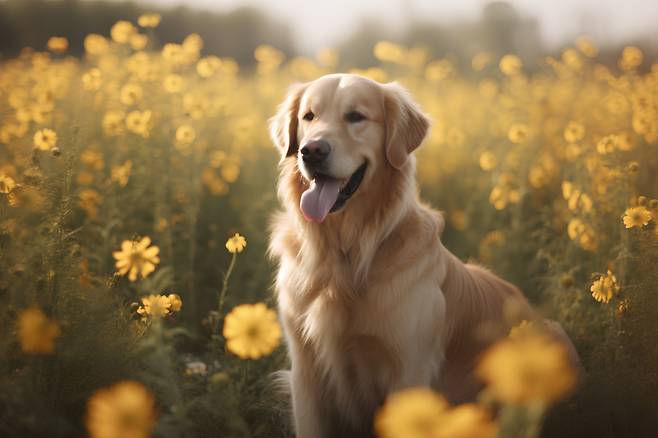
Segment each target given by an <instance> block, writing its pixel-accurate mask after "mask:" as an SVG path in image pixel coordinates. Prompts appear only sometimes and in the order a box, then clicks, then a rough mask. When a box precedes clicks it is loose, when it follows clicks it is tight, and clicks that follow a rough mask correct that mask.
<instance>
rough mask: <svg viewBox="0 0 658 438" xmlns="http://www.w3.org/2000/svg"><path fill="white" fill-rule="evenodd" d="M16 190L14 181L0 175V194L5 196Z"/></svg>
mask: <svg viewBox="0 0 658 438" xmlns="http://www.w3.org/2000/svg"><path fill="white" fill-rule="evenodd" d="M15 188H16V181H14V179H13V178H12V177H10V176H8V175H4V174H0V193H4V194H5V195H6V194H8V193H10V192H11V191H12V190H14V189H15Z"/></svg>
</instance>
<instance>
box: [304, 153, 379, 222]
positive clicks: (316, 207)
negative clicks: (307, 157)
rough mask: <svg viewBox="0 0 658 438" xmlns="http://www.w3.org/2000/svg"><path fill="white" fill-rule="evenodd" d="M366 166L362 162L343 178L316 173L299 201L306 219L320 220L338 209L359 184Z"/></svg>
mask: <svg viewBox="0 0 658 438" xmlns="http://www.w3.org/2000/svg"><path fill="white" fill-rule="evenodd" d="M366 167H367V163H363V164H362V165H361V166H359V168H358V169H356V171H355V172H354V173H353V174H352V175H351V176H350V177H349V178H348V179H345V180H339V179H336V178H332V177H329V176H326V175H321V174H318V175H316V176H315V178H314V179H313V181H311V186H310V187H309V188H308V189H307V190H306V191H305V192H304V193H302V199H301V201H300V203H299V207H300V209H301V210H302V213H303V214H304V217H305V218H306V220H309V221H314V222H322V221H323V220H324V219H325V218H326V217H327V215H328V214H329V213H331V212H334V211H338V210H340V209H341V208H342V207H343V205H345V203H346V202H347V200H348V199H350V198H351V197H352V195H354V193H355V192H356V190H357V189H358V188H359V185H361V181H363V177H364V175H365V173H366Z"/></svg>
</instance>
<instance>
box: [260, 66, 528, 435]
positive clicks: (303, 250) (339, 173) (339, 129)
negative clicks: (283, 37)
mask: <svg viewBox="0 0 658 438" xmlns="http://www.w3.org/2000/svg"><path fill="white" fill-rule="evenodd" d="M349 108H358V109H359V110H360V111H362V112H363V113H364V114H365V115H366V116H367V120H366V121H364V122H361V125H359V124H347V123H346V122H344V121H343V120H342V118H341V117H342V116H341V115H342V114H343V113H344V112H345V111H347V110H349ZM310 109H312V110H313V112H314V113H317V114H318V116H317V117H316V119H314V121H313V122H306V121H304V120H303V119H302V117H303V115H304V113H305V112H306V111H309V110H310ZM428 127H429V120H428V118H427V117H426V116H425V115H424V114H423V113H422V112H421V110H420V109H419V108H418V106H417V105H416V104H415V103H414V102H413V101H412V100H411V98H410V97H409V95H408V94H407V93H406V91H404V90H403V89H402V88H401V87H400V86H398V85H396V84H378V83H376V82H373V81H370V80H368V79H365V78H362V77H359V76H355V75H329V76H325V77H322V78H320V79H318V80H316V81H314V82H312V83H309V84H302V85H298V86H295V87H293V88H292V89H291V91H290V92H289V94H288V97H287V98H286V100H285V101H284V102H283V104H282V105H281V106H280V107H279V111H278V113H277V115H276V116H275V117H273V119H272V121H271V132H272V137H273V139H274V142H275V143H276V145H277V147H278V148H279V149H280V151H281V154H282V157H283V158H282V161H281V163H280V171H281V174H280V180H279V184H278V195H279V199H280V201H281V203H282V205H283V211H281V212H279V213H277V214H276V215H275V216H274V218H273V220H272V224H271V242H270V252H271V255H272V256H273V258H274V259H275V260H276V261H277V262H278V274H277V277H276V291H277V296H278V302H279V309H280V315H281V318H282V322H283V326H284V331H285V335H286V340H287V345H288V349H289V354H290V359H291V365H292V367H291V371H290V375H289V379H290V385H291V387H290V390H291V394H292V405H293V416H294V423H295V429H296V432H297V436H298V437H300V438H322V437H332V438H333V437H352V436H354V437H364V436H370V435H371V434H372V432H371V430H372V417H373V414H374V412H375V411H376V409H377V408H378V407H379V406H380V405H381V404H382V403H383V402H384V400H385V398H386V397H387V395H388V394H390V393H391V392H393V391H396V390H400V389H402V388H406V387H412V386H431V387H434V388H436V389H437V390H439V391H441V392H442V393H444V394H445V395H446V396H447V397H448V398H449V399H450V400H452V401H453V402H462V401H467V400H472V399H473V397H474V396H475V394H476V393H477V391H478V390H479V384H478V382H477V381H476V380H475V379H474V377H473V374H472V371H473V366H474V363H475V361H476V359H477V357H478V355H479V354H480V353H481V352H482V350H483V349H484V348H486V347H487V346H488V345H489V344H490V343H491V342H494V341H495V340H496V338H498V337H500V336H503V335H505V334H506V333H507V330H508V328H507V327H505V321H504V320H505V318H504V317H503V311H504V307H505V306H506V303H508V302H509V300H510V299H512V300H513V301H514V302H515V303H516V309H517V310H518V313H519V314H522V315H530V312H531V311H530V309H529V308H528V306H527V303H526V301H525V299H524V298H523V297H522V295H521V294H520V292H519V291H518V290H517V288H516V287H514V286H513V285H511V284H510V283H507V282H505V281H504V280H502V279H500V278H498V277H496V276H495V275H493V274H491V273H490V272H488V271H487V270H485V269H483V268H480V267H478V266H473V265H468V264H464V263H462V262H461V261H460V260H458V259H457V258H456V257H455V256H454V255H452V254H451V253H450V252H449V251H448V250H447V249H446V248H445V247H444V246H443V244H442V243H441V240H440V235H441V232H442V230H443V227H444V221H443V218H442V216H441V214H440V213H439V212H438V211H435V210H432V209H431V208H430V207H428V206H427V205H425V204H423V203H422V202H421V201H420V200H419V197H418V190H417V187H416V183H415V175H414V174H415V158H414V157H413V155H411V152H412V151H413V150H414V149H415V148H416V147H418V146H419V145H420V143H421V142H422V140H423V138H424V137H425V135H426V132H427V130H428ZM317 138H323V139H328V141H329V142H330V143H331V144H332V152H331V156H332V160H333V161H332V163H331V166H332V167H331V171H332V173H333V175H335V176H336V177H337V178H346V177H348V176H349V175H350V174H352V173H353V172H354V171H355V169H356V168H357V167H358V166H359V164H360V163H361V162H362V160H366V161H367V162H368V167H367V171H366V175H365V178H364V180H363V181H362V183H361V185H360V186H359V188H358V190H357V191H356V193H355V194H354V195H353V197H352V198H351V199H349V200H348V201H347V204H346V205H345V206H344V207H343V208H342V209H341V210H339V211H337V212H335V213H331V214H329V215H328V216H327V218H326V219H325V220H324V221H323V222H322V223H316V222H309V221H307V220H305V219H304V217H303V215H302V214H301V212H300V207H299V203H300V197H301V194H302V192H303V191H304V190H306V189H307V188H308V186H309V179H310V177H309V174H308V171H307V169H305V168H304V166H303V165H302V164H301V160H298V158H297V157H298V149H299V147H300V145H303V144H304V143H305V142H307V141H309V140H313V139H317ZM483 332H486V333H488V336H483V335H482V333H483Z"/></svg>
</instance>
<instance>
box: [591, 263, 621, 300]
mask: <svg viewBox="0 0 658 438" xmlns="http://www.w3.org/2000/svg"><path fill="white" fill-rule="evenodd" d="M589 290H590V291H591V292H592V297H594V299H595V300H596V301H598V302H600V303H606V304H607V303H609V302H610V300H611V299H612V298H613V297H614V296H615V294H616V293H617V292H619V286H618V285H617V278H616V277H615V276H614V274H613V273H612V272H611V271H610V270H609V269H608V273H607V274H605V275H601V276H600V277H599V278H598V279H597V280H596V281H594V282H593V283H592V286H591V287H590V289H589Z"/></svg>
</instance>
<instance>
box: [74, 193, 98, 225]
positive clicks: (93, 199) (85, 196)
mask: <svg viewBox="0 0 658 438" xmlns="http://www.w3.org/2000/svg"><path fill="white" fill-rule="evenodd" d="M78 197H79V198H80V208H82V209H83V210H84V211H85V213H87V215H88V216H89V217H90V218H92V219H94V218H96V217H97V216H98V204H100V203H101V195H100V194H99V193H98V192H97V191H96V190H93V189H85V190H82V191H81V192H80V194H79V195H78Z"/></svg>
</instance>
